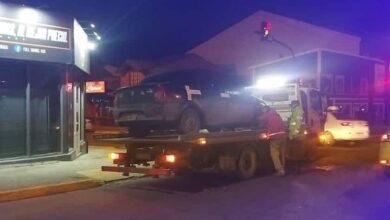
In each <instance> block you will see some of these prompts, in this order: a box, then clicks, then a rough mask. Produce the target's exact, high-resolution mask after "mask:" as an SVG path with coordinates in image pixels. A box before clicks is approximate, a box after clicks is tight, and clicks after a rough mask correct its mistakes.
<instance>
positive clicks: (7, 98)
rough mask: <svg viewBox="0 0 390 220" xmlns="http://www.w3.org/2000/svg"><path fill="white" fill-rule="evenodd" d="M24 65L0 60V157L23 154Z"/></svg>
mask: <svg viewBox="0 0 390 220" xmlns="http://www.w3.org/2000/svg"><path fill="white" fill-rule="evenodd" d="M25 70H26V67H25V65H21V64H20V63H13V62H4V61H1V62H0V158H5V157H17V156H25V155H26V154H27V150H26V87H27V78H26V74H25Z"/></svg>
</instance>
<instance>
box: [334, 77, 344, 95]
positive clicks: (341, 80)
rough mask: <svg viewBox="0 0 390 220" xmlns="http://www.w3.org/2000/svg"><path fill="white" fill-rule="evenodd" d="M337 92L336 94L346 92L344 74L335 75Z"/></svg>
mask: <svg viewBox="0 0 390 220" xmlns="http://www.w3.org/2000/svg"><path fill="white" fill-rule="evenodd" d="M335 93H336V94H344V93H345V87H344V76H340V75H336V76H335Z"/></svg>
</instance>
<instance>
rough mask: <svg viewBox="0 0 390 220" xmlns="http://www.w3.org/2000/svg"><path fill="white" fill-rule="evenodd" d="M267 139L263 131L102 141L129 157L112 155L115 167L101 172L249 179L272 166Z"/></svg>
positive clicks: (122, 138)
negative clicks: (205, 173) (222, 174)
mask: <svg viewBox="0 0 390 220" xmlns="http://www.w3.org/2000/svg"><path fill="white" fill-rule="evenodd" d="M268 139H269V135H268V134H267V133H266V132H264V130H242V131H227V132H215V133H204V134H202V133H199V134H193V135H161V136H150V137H147V138H132V137H120V138H103V139H100V140H101V141H105V142H107V143H116V144H123V145H125V147H126V153H112V154H111V159H112V160H113V163H114V164H115V166H102V171H106V172H121V173H122V174H123V175H129V174H130V173H142V174H146V175H149V176H155V177H156V176H167V175H172V174H173V173H179V172H181V171H183V170H200V169H204V168H210V167H211V168H216V169H218V170H220V171H226V172H234V173H236V174H238V176H239V177H240V178H243V179H247V178H251V177H253V176H254V175H255V173H256V172H257V171H258V170H259V168H263V167H264V166H265V164H269V163H270V161H271V158H270V154H269V147H268V146H269V141H268ZM141 165H142V166H141ZM140 166H141V167H140Z"/></svg>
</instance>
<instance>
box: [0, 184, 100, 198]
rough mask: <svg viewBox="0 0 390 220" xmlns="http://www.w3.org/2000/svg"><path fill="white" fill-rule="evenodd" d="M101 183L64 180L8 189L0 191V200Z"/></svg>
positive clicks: (59, 191) (30, 196) (68, 190)
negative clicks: (63, 181)
mask: <svg viewBox="0 0 390 220" xmlns="http://www.w3.org/2000/svg"><path fill="white" fill-rule="evenodd" d="M101 185H103V183H101V182H98V181H94V180H81V181H73V182H65V183H59V184H51V185H42V186H35V187H27V188H21V189H16V190H9V191H3V192H0V202H10V201H15V200H22V199H28V198H34V197H40V196H48V195H53V194H59V193H65V192H71V191H76V190H83V189H89V188H95V187H98V186H101Z"/></svg>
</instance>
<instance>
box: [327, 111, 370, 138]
mask: <svg viewBox="0 0 390 220" xmlns="http://www.w3.org/2000/svg"><path fill="white" fill-rule="evenodd" d="M369 137H370V128H369V125H368V122H367V121H363V120H355V119H351V118H350V117H349V115H347V114H344V112H343V111H342V109H340V108H338V107H336V106H330V107H328V111H327V113H326V118H325V124H324V133H323V134H321V136H320V141H321V144H323V145H333V144H334V143H335V141H361V140H366V139H368V138H369Z"/></svg>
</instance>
